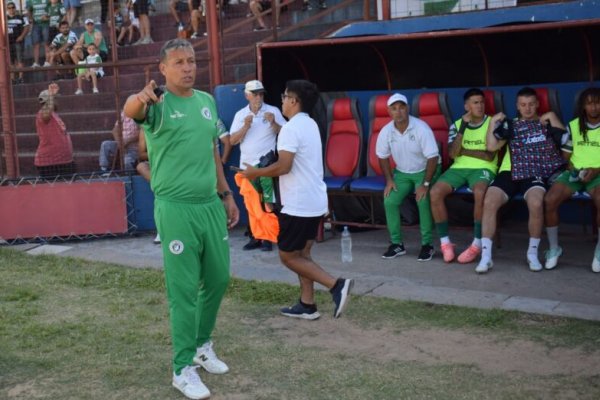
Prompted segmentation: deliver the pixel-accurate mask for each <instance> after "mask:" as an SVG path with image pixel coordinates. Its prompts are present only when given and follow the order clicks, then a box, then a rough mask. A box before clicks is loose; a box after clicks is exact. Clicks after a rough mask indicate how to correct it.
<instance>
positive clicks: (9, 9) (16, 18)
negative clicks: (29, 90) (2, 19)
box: [6, 1, 31, 83]
mask: <svg viewBox="0 0 600 400" xmlns="http://www.w3.org/2000/svg"><path fill="white" fill-rule="evenodd" d="M6 25H7V27H8V46H9V51H10V62H11V63H12V64H13V65H14V66H16V67H17V68H23V67H24V65H23V55H24V50H25V49H24V46H23V44H24V41H25V37H26V36H27V34H28V33H29V30H30V28H31V25H29V19H28V18H27V16H24V15H21V14H19V13H18V12H17V10H16V6H15V3H13V2H12V1H11V2H8V4H6ZM13 83H23V73H22V72H19V75H18V77H17V78H14V77H13Z"/></svg>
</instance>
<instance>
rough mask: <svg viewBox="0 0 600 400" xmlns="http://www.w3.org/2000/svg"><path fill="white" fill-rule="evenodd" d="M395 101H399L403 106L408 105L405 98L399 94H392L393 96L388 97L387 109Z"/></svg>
mask: <svg viewBox="0 0 600 400" xmlns="http://www.w3.org/2000/svg"><path fill="white" fill-rule="evenodd" d="M397 101H401V102H403V103H404V104H408V100H407V99H406V96H405V95H403V94H400V93H394V94H393V95H391V96H390V98H389V99H388V101H387V105H388V107H389V106H391V105H392V104H394V103H395V102H397Z"/></svg>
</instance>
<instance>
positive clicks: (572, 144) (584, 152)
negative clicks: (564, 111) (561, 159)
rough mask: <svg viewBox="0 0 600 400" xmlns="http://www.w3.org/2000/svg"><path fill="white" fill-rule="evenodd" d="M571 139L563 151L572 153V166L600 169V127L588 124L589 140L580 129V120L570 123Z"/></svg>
mask: <svg viewBox="0 0 600 400" xmlns="http://www.w3.org/2000/svg"><path fill="white" fill-rule="evenodd" d="M569 134H570V135H569V139H568V141H567V143H566V144H565V145H564V146H563V147H562V150H563V151H565V152H567V153H571V164H573V166H574V167H575V168H577V169H583V168H599V167H600V126H596V127H592V126H590V125H589V124H588V130H587V140H585V138H584V137H583V134H582V133H581V131H580V129H579V118H576V119H574V120H573V121H571V122H570V123H569Z"/></svg>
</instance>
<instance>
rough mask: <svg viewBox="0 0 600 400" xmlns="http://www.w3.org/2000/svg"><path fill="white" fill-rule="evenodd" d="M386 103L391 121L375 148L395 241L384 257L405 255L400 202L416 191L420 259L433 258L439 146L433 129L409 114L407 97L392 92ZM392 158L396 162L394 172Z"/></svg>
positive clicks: (392, 237)
mask: <svg viewBox="0 0 600 400" xmlns="http://www.w3.org/2000/svg"><path fill="white" fill-rule="evenodd" d="M387 106H388V112H389V114H390V117H392V120H391V121H390V122H389V123H388V124H386V125H385V126H384V127H383V128H381V131H380V133H379V136H378V137H377V145H376V150H375V152H376V154H377V158H379V165H380V166H381V170H382V171H383V175H384V176H385V189H384V191H383V205H384V207H385V218H386V220H387V228H388V232H389V233H390V241H391V242H392V244H391V245H390V247H389V248H388V249H387V251H386V252H385V253H384V254H383V256H382V258H388V259H391V258H395V257H398V256H402V255H404V254H406V250H405V249H404V243H403V241H402V225H401V221H400V205H401V204H402V202H403V201H404V198H405V197H406V196H408V195H411V194H413V193H415V199H416V201H417V207H418V209H419V225H420V229H421V251H420V252H419V256H418V257H417V260H418V261H429V260H431V258H432V257H433V246H432V245H431V244H432V237H431V233H432V230H433V220H432V218H431V209H430V205H429V185H431V183H432V182H434V181H435V179H436V178H437V176H438V175H439V173H440V167H439V161H440V156H439V149H438V146H437V143H436V141H435V137H434V135H433V131H432V130H431V128H430V127H429V126H428V125H427V124H426V123H425V122H424V121H422V120H420V119H418V118H415V117H413V116H411V115H409V106H408V100H407V99H406V96H404V95H403V94H399V93H396V94H393V95H392V96H391V97H390V98H389V99H388V101H387ZM390 157H391V158H392V159H393V160H394V162H395V163H396V169H395V170H394V171H392V167H391V163H390Z"/></svg>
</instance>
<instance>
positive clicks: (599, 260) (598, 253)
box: [592, 246, 600, 272]
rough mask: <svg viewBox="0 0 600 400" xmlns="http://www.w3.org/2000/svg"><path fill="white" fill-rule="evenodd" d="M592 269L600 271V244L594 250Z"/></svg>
mask: <svg viewBox="0 0 600 400" xmlns="http://www.w3.org/2000/svg"><path fill="white" fill-rule="evenodd" d="M592 271H594V272H600V246H597V247H596V250H595V251H594V260H593V261H592Z"/></svg>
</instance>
